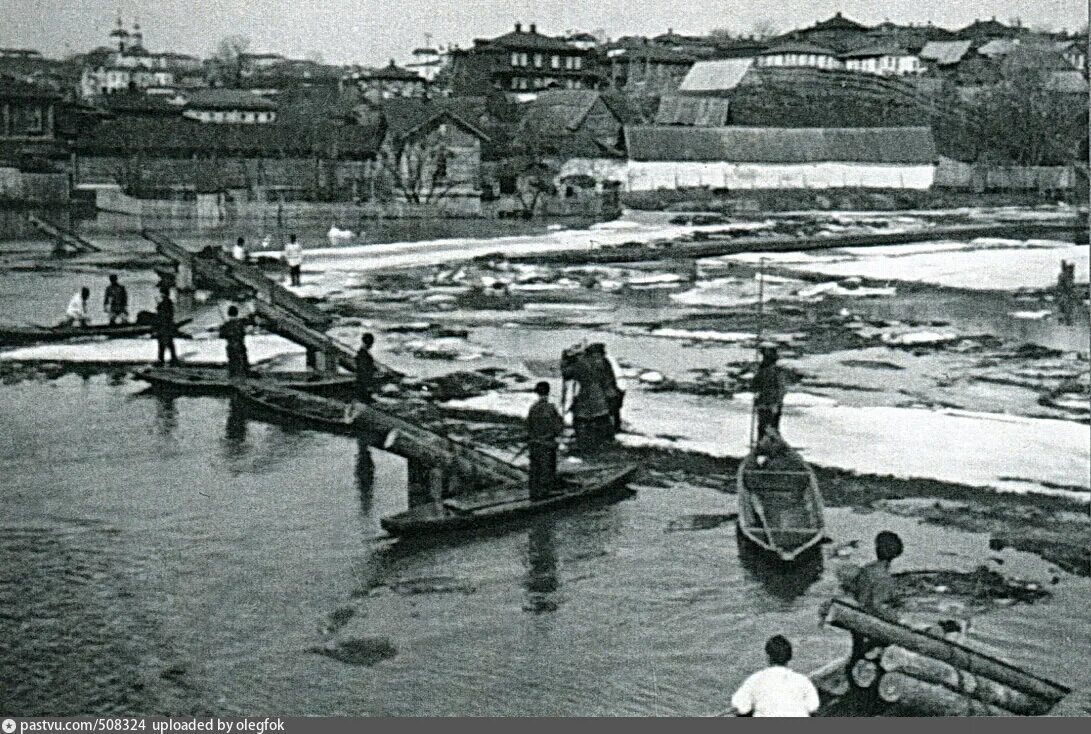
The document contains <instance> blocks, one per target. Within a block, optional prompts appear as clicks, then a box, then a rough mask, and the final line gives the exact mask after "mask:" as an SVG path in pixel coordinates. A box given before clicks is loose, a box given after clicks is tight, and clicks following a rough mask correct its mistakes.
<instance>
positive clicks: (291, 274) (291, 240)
mask: <svg viewBox="0 0 1091 734" xmlns="http://www.w3.org/2000/svg"><path fill="white" fill-rule="evenodd" d="M269 247H272V238H271V237H268V236H267V237H265V239H264V240H262V243H261V248H262V249H263V250H265V249H268V248H269ZM211 251H212V252H215V248H211ZM223 255H224V257H229V258H231V259H232V260H236V261H238V262H243V263H247V262H250V261H251V258H250V250H249V248H247V246H246V238H245V237H239V238H238V239H237V240H235V244H234V246H232V247H230V248H228V247H227V245H226V244H225V245H224V248H223ZM283 260H284V264H285V265H287V266H288V285H291V286H297V285H300V284H301V283H302V275H303V245H302V244H300V242H299V240H298V239H296V236H295V234H289V235H288V241H287V242H285V243H284V256H283Z"/></svg>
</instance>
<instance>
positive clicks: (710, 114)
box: [655, 94, 730, 127]
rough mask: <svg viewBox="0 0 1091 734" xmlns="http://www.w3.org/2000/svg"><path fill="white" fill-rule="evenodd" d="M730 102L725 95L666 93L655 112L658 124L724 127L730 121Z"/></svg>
mask: <svg viewBox="0 0 1091 734" xmlns="http://www.w3.org/2000/svg"><path fill="white" fill-rule="evenodd" d="M729 113H730V103H729V102H728V100H726V99H724V98H723V97H698V96H692V95H681V94H675V95H665V96H664V97H663V98H662V99H660V100H659V109H658V110H657V111H656V113H655V124H656V125H689V126H694V127H723V126H724V125H727V123H728V117H729Z"/></svg>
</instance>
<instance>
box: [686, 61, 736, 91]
mask: <svg viewBox="0 0 1091 734" xmlns="http://www.w3.org/2000/svg"><path fill="white" fill-rule="evenodd" d="M753 64H754V60H753V59H752V58H741V59H720V60H718V61H698V62H697V63H695V64H694V65H693V68H691V69H690V70H689V73H688V74H686V78H685V79H683V80H682V83H681V84H679V85H678V91H680V92H695V93H701V92H728V91H731V90H732V89H734V88H735V87H737V86H738V85H739V82H740V81H742V78H743V76H745V75H746V72H747V71H749V70H750V67H751V66H753Z"/></svg>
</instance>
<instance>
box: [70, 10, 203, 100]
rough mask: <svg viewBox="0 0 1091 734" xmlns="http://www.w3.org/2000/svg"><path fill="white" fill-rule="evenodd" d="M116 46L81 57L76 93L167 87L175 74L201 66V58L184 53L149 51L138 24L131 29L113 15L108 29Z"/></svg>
mask: <svg viewBox="0 0 1091 734" xmlns="http://www.w3.org/2000/svg"><path fill="white" fill-rule="evenodd" d="M110 40H111V42H112V43H113V44H114V45H115V46H116V48H109V47H105V48H99V49H96V50H95V51H92V52H91V53H89V54H87V55H86V57H85V63H84V67H83V73H82V75H81V77H80V93H81V94H82V95H83V96H84V97H95V96H98V95H101V94H113V93H115V92H128V91H134V90H144V89H148V88H149V87H171V86H174V84H175V82H176V80H177V78H178V77H179V76H180V75H182V74H185V73H187V72H189V73H193V72H195V71H197V70H199V69H200V68H201V61H200V59H197V58H196V57H193V56H189V55H188V54H179V53H173V52H170V51H167V52H163V53H152V52H150V51H148V50H147V49H146V48H144V33H143V32H142V31H141V30H140V24H139V23H135V24H133V29H132V32H130V31H127V30H126V29H125V28H124V26H123V25H122V22H121V18H120V17H119V18H118V19H117V27H116V28H114V30H112V31H111V32H110Z"/></svg>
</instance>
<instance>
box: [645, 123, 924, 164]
mask: <svg viewBox="0 0 1091 734" xmlns="http://www.w3.org/2000/svg"><path fill="white" fill-rule="evenodd" d="M625 140H626V144H627V150H628V153H629V158H630V159H632V160H638V161H693V162H712V161H727V162H734V163H820V162H845V163H907V164H926V163H931V162H933V161H934V159H935V157H936V145H935V141H934V139H933V137H932V130H931V128H927V127H895V128H889V127H883V128H878V127H872V128H760V127H719V128H700V127H655V126H648V125H638V126H631V127H626V128H625Z"/></svg>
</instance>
